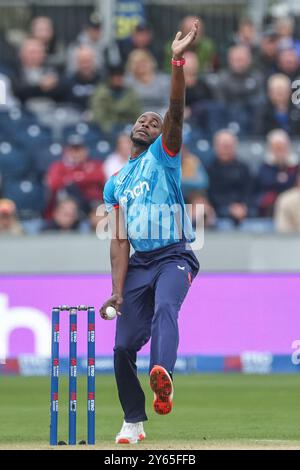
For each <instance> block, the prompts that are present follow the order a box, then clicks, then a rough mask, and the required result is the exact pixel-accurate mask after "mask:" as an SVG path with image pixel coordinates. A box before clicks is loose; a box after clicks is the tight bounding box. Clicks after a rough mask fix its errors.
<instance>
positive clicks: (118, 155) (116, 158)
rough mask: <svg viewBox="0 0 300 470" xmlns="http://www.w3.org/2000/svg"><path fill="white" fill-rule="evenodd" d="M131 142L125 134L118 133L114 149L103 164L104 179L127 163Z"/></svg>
mask: <svg viewBox="0 0 300 470" xmlns="http://www.w3.org/2000/svg"><path fill="white" fill-rule="evenodd" d="M131 146H132V142H131V139H130V137H129V135H127V134H124V133H123V134H120V135H119V136H118V138H117V144H116V150H115V152H113V153H111V154H110V155H109V156H108V157H107V159H106V160H105V162H104V164H103V169H104V173H105V177H106V179H108V178H110V177H111V176H112V175H113V174H115V173H117V172H118V171H120V170H121V168H122V167H123V166H124V165H125V164H126V163H127V161H128V159H129V157H130V154H131Z"/></svg>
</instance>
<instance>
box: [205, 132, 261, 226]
mask: <svg viewBox="0 0 300 470" xmlns="http://www.w3.org/2000/svg"><path fill="white" fill-rule="evenodd" d="M237 143H238V142H237V139H236V137H235V136H234V135H233V134H232V133H231V132H229V131H226V130H223V131H220V132H218V133H217V134H216V135H215V138H214V150H215V155H216V160H215V161H214V163H213V164H212V165H211V166H210V168H209V172H208V174H209V182H210V183H209V199H210V201H211V203H212V205H213V207H214V209H215V211H216V214H217V216H218V217H220V218H230V219H232V220H233V221H234V223H235V224H237V225H238V224H239V223H240V222H242V221H243V220H244V219H245V218H246V217H247V216H249V215H250V214H251V211H252V209H251V206H250V198H251V192H252V181H251V177H250V174H249V170H248V168H247V166H246V165H245V164H244V163H242V162H239V161H238V159H237Z"/></svg>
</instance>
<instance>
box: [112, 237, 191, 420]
mask: <svg viewBox="0 0 300 470" xmlns="http://www.w3.org/2000/svg"><path fill="white" fill-rule="evenodd" d="M198 271H199V264H198V261H197V258H196V257H195V255H194V253H193V251H192V250H191V249H188V248H187V246H186V243H184V242H180V243H176V244H173V245H169V246H168V247H166V248H161V249H159V250H155V251H151V252H144V253H141V252H135V253H134V254H133V255H132V257H131V258H130V260H129V266H128V272H127V277H126V282H125V287H124V293H123V297H124V302H123V304H122V307H121V312H122V315H121V316H119V317H118V318H117V327H116V339H115V348H114V367H115V376H116V382H117V387H118V393H119V399H120V402H121V406H122V408H123V411H124V419H125V420H126V421H127V422H128V423H137V422H139V421H146V420H147V416H146V412H145V395H144V392H143V390H142V388H141V385H140V382H139V380H138V377H137V367H136V358H137V352H138V351H139V350H140V349H141V348H142V347H143V346H144V345H145V344H146V343H147V342H148V341H149V339H150V338H151V351H150V370H151V369H152V367H153V366H154V365H161V366H163V367H164V368H165V369H166V370H167V371H168V372H170V373H173V370H174V366H175V362H176V357H177V348H178V343H179V333H178V322H177V321H178V313H179V310H180V307H181V305H182V302H183V300H184V298H185V296H186V294H187V292H188V290H189V287H190V285H191V282H192V280H193V279H194V277H195V276H196V275H197V273H198Z"/></svg>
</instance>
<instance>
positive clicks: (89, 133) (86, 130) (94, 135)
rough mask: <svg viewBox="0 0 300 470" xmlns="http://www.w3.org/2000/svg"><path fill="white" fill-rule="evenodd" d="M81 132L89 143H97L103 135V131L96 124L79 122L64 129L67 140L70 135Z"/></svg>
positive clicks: (64, 137) (64, 138) (64, 136)
mask: <svg viewBox="0 0 300 470" xmlns="http://www.w3.org/2000/svg"><path fill="white" fill-rule="evenodd" d="M74 134H79V135H80V136H81V137H82V138H83V139H84V142H85V143H86V144H87V145H90V144H92V143H94V144H95V143H96V142H98V141H99V140H101V138H102V137H103V133H102V131H101V129H100V127H99V126H97V125H96V124H87V123H86V122H79V123H78V124H76V125H75V126H68V127H66V128H65V129H64V130H63V140H64V141H66V140H67V138H68V137H69V136H70V135H74Z"/></svg>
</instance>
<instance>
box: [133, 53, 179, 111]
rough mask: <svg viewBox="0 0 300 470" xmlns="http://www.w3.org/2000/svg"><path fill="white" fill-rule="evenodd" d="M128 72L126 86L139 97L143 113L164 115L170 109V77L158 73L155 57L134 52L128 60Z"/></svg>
mask: <svg viewBox="0 0 300 470" xmlns="http://www.w3.org/2000/svg"><path fill="white" fill-rule="evenodd" d="M127 70H128V75H127V78H126V84H127V85H128V86H130V87H131V88H133V89H134V90H135V91H136V93H137V95H138V96H139V98H140V100H141V103H142V112H146V111H154V112H157V113H161V114H164V113H165V111H166V110H167V107H168V100H169V92H170V77H169V76H168V75H167V74H165V73H161V72H158V71H157V63H156V61H155V59H154V57H153V56H152V55H151V54H150V53H149V52H147V51H143V50H136V51H133V52H131V54H130V55H129V58H128V62H127Z"/></svg>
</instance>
